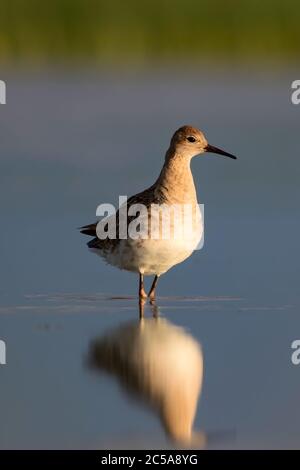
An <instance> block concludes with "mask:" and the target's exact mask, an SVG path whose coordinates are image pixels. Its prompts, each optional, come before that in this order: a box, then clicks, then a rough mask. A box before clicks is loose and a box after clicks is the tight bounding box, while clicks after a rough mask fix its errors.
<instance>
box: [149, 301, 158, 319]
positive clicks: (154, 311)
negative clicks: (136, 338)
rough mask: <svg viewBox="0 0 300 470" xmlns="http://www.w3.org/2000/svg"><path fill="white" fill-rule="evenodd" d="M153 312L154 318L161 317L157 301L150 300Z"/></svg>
mask: <svg viewBox="0 0 300 470" xmlns="http://www.w3.org/2000/svg"><path fill="white" fill-rule="evenodd" d="M150 305H151V311H152V316H153V318H158V317H159V308H158V306H157V305H156V302H155V299H150Z"/></svg>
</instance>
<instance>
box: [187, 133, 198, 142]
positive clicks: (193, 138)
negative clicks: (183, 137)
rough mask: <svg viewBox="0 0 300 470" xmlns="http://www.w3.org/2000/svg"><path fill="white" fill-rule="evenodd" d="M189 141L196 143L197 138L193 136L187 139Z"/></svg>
mask: <svg viewBox="0 0 300 470" xmlns="http://www.w3.org/2000/svg"><path fill="white" fill-rule="evenodd" d="M187 140H188V141H189V142H196V139H195V137H193V136H192V135H191V136H190V137H187Z"/></svg>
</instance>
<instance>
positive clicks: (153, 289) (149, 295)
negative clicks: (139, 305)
mask: <svg viewBox="0 0 300 470" xmlns="http://www.w3.org/2000/svg"><path fill="white" fill-rule="evenodd" d="M157 282H158V276H157V275H156V276H155V278H154V280H153V282H152V286H151V289H150V291H149V294H148V297H149V299H150V300H154V299H155V289H156V286H157Z"/></svg>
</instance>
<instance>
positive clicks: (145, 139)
mask: <svg viewBox="0 0 300 470" xmlns="http://www.w3.org/2000/svg"><path fill="white" fill-rule="evenodd" d="M299 21H300V8H299V4H298V2H296V0H286V1H284V2H283V1H279V0H272V1H271V0H265V1H263V2H261V1H258V0H252V1H250V0H227V1H226V2H225V1H222V0H219V1H218V0H210V1H201V0H198V1H196V0H186V1H184V2H183V1H180V0H172V1H171V0H169V1H168V0H151V1H148V0H144V1H139V2H138V1H135V0H128V1H126V2H122V1H119V0H115V1H114V2H108V1H102V0H98V1H96V0H86V1H83V0H72V1H71V0H59V1H58V0H52V1H44V2H40V1H35V0H27V1H26V2H25V1H22V0H2V1H1V14H0V80H4V81H5V82H6V87H7V104H5V105H0V211H1V231H0V259H1V263H0V275H1V280H2V282H1V284H0V339H5V340H6V342H7V348H8V365H7V366H5V367H3V368H2V369H1V371H0V372H1V375H0V382H1V394H2V398H1V403H0V410H1V416H2V420H1V422H2V423H5V426H0V447H1V448H16V447H20V446H23V447H26V448H30V447H31V448H32V447H33V448H35V447H40V448H45V447H53V446H56V447H62V448H66V447H77V448H78V447H88V448H90V447H95V448H98V447H99V446H100V447H101V446H102V447H112V446H113V445H115V446H118V445H125V444H124V439H125V440H126V439H127V435H128V432H129V433H132V435H133V437H132V442H131V444H128V442H127V444H126V445H132V446H135V445H138V444H137V440H136V439H137V435H139V436H141V440H142V443H140V444H139V445H140V446H146V447H147V446H148V447H149V445H150V444H151V443H152V444H151V445H155V444H153V442H154V441H152V440H151V439H152V438H153V436H155V439H156V441H155V442H156V445H157V446H158V447H159V446H161V445H169V444H166V443H165V441H164V438H163V436H164V434H163V431H162V429H161V426H160V425H159V422H158V420H157V419H155V418H154V417H152V414H150V413H149V412H148V411H141V408H139V407H138V406H136V404H134V405H133V403H132V402H128V401H126V400H124V397H123V395H122V394H121V392H120V391H119V388H118V387H117V385H116V382H114V381H113V380H112V379H111V378H107V377H106V376H103V375H102V374H101V373H100V374H99V377H100V378H99V381H98V379H97V377H95V375H97V374H95V375H91V372H90V371H88V370H87V369H88V368H87V365H86V360H85V358H86V356H87V352H88V350H89V345H90V343H92V344H94V342H95V341H96V340H97V338H98V339H99V338H100V340H101V338H102V337H103V335H104V336H105V334H106V331H107V330H109V329H114V328H116V327H118V326H119V325H121V327H122V328H121V330H120V331H123V329H124V330H126V328H125V327H124V328H123V322H126V321H129V320H130V321H132V320H133V319H137V315H138V311H137V303H136V298H135V296H136V291H137V279H136V276H135V275H133V274H130V273H126V272H121V271H118V270H116V269H115V268H113V267H110V266H106V265H105V264H104V263H103V262H102V261H101V260H100V259H98V258H97V257H96V256H94V255H92V254H90V253H89V252H88V251H87V248H86V246H85V243H86V241H87V240H86V238H85V237H83V236H81V235H80V234H79V233H78V231H77V229H76V228H77V227H79V226H81V225H83V224H87V223H90V222H94V221H95V212H96V207H97V206H98V204H100V203H103V202H111V203H114V204H117V202H118V196H119V195H128V196H130V195H131V194H134V193H136V192H138V191H140V190H142V189H144V188H146V187H147V186H149V185H150V184H152V183H153V181H154V180H155V179H156V177H157V175H158V173H159V171H160V168H161V165H162V162H163V158H164V153H165V151H166V149H167V147H168V145H169V141H170V138H171V135H172V134H173V132H174V131H175V130H176V129H177V128H178V127H179V126H181V125H183V124H192V125H195V126H197V127H199V128H201V129H202V130H203V131H204V132H205V134H206V136H207V138H208V140H209V142H210V143H211V144H212V145H216V146H219V147H221V148H224V149H225V150H227V151H228V152H232V153H233V154H235V155H237V156H238V160H237V161H230V160H229V159H222V158H220V157H218V156H213V155H207V156H205V157H204V158H201V159H200V158H199V159H194V161H193V163H192V167H193V168H192V169H193V174H194V177H195V183H196V186H197V190H198V195H199V200H200V202H201V203H204V205H205V242H204V248H203V249H202V250H200V251H198V252H196V253H194V255H193V256H192V257H190V258H189V259H188V260H187V261H186V262H185V263H183V264H181V265H180V266H176V267H174V268H173V269H172V270H171V271H170V272H169V273H167V275H166V276H163V277H162V278H161V281H160V284H159V286H158V295H159V297H158V304H159V308H160V312H161V314H162V315H163V316H165V317H166V319H167V320H168V321H169V322H170V323H172V322H173V323H174V324H175V326H176V325H179V326H181V327H182V328H184V330H186V331H189V332H190V333H191V335H193V337H194V339H195V340H196V341H197V342H198V343H200V344H201V346H202V351H203V363H204V378H203V386H202V396H201V403H200V407H198V411H197V415H196V420H195V428H196V429H202V430H204V431H205V432H208V433H209V432H212V433H213V435H214V433H217V435H219V434H218V433H220V432H221V435H223V434H222V433H223V432H225V435H226V433H227V431H228V433H229V434H230V436H231V435H232V431H234V434H235V435H236V440H234V441H233V440H230V441H229V443H228V442H227V441H226V442H224V441H223V440H222V439H221V440H217V441H213V442H215V444H214V446H216V447H226V446H229V447H245V446H248V447H251V446H252V447H259V446H260V447H263V446H265V445H266V446H268V447H276V446H277V447H278V446H284V447H297V446H299V426H298V423H299V418H300V415H299V411H297V410H299V407H298V405H297V403H298V395H299V393H298V390H299V385H300V383H299V371H297V370H296V369H297V368H296V367H295V366H293V365H291V361H290V344H291V342H292V341H293V340H294V339H296V338H297V336H299V334H300V321H299V307H300V302H299V285H298V284H299V275H300V263H299V247H298V244H299V235H300V233H299V232H300V230H299V229H300V223H299V197H300V186H299V177H300V160H299V150H300V148H299V122H300V121H299V116H300V107H298V106H296V105H293V104H292V103H291V92H292V90H291V83H292V82H293V81H294V80H296V79H299V78H300V77H299V57H300V56H299V44H300V37H299V36H300V28H299ZM147 308H148V307H146V313H147V314H151V313H150V312H149V311H148V310H147ZM167 326H168V328H167V329H168V330H169V331H170V335H172V334H173V333H172V332H173V325H172V324H171V325H167ZM132 329H133V331H134V332H135V331H136V329H135V327H134V326H133V327H132ZM137 331H138V329H137ZM135 334H136V335H138V333H135ZM185 334H186V333H184V332H182V334H181V337H185ZM171 337H172V336H171ZM101 341H102V340H101ZM101 341H100V343H101ZM188 341H189V342H190V343H191V344H192V343H193V340H192V339H191V338H189V339H188ZM101 344H102V343H101ZM170 344H171V343H170ZM149 351H150V352H149ZM149 351H148V354H149V355H150V356H151V354H152V353H151V350H150V349H149ZM125 364H126V361H125ZM115 369H116V370H118V367H115ZM20 390H22V396H20V393H19V391H20ZM100 397H101V399H100ZM120 416H122V422H121V423H120V419H119V417H120ZM149 435H150V437H149V438H148V437H147V436H149ZM124 436H125V437H124ZM145 436H146V437H145ZM151 436H152V437H151ZM155 439H154V440H155ZM116 442H117V443H116ZM120 443H122V444H120ZM162 443H163V444H162Z"/></svg>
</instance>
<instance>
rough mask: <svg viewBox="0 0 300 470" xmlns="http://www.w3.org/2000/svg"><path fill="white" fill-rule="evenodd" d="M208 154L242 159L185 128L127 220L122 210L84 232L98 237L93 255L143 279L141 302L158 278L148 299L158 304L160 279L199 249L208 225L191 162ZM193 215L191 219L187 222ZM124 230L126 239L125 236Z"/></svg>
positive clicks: (135, 200) (132, 200) (131, 204)
mask: <svg viewBox="0 0 300 470" xmlns="http://www.w3.org/2000/svg"><path fill="white" fill-rule="evenodd" d="M207 152H209V153H216V154H219V155H224V156H226V157H229V158H233V159H236V157H235V156H234V155H232V154H230V153H227V152H225V151H224V150H221V149H219V148H217V147H213V146H212V145H210V144H208V142H207V140H206V138H205V136H204V134H203V133H202V132H201V131H200V130H199V129H197V128H195V127H192V126H183V127H180V129H178V130H177V131H176V132H175V134H174V135H173V137H172V139H171V143H170V146H169V148H168V150H167V152H166V155H165V161H164V164H163V167H162V170H161V172H160V174H159V176H158V178H157V180H156V181H155V183H154V184H153V185H152V186H150V187H149V188H148V189H146V190H144V191H142V192H140V193H138V194H136V195H134V196H132V197H130V198H129V199H128V201H127V204H126V208H125V209H126V212H125V213H126V217H125V219H124V218H123V219H122V216H121V214H122V210H123V209H124V207H123V206H122V207H121V208H120V209H119V210H118V211H117V212H116V214H114V215H111V216H109V217H107V218H105V219H104V221H103V220H102V221H101V222H99V223H94V224H90V225H86V226H84V227H81V229H80V230H81V233H83V234H85V235H90V236H92V237H93V239H92V240H91V241H89V242H88V247H89V248H90V250H92V251H93V252H95V253H97V254H98V255H100V256H101V257H103V258H104V259H105V260H106V262H107V263H109V264H111V265H113V266H116V267H118V268H120V269H125V270H127V271H132V272H136V273H138V274H139V297H140V299H141V298H146V297H147V294H146V292H145V289H144V276H150V275H154V280H153V283H152V286H151V289H150V291H149V294H148V296H149V297H150V299H154V298H155V291H156V286H157V281H158V278H159V276H161V275H162V274H164V273H165V272H167V271H168V270H169V269H170V268H171V267H172V266H174V265H176V264H178V263H181V262H182V261H184V260H185V259H186V258H188V257H189V256H190V255H191V254H192V253H193V251H194V250H195V249H196V248H197V246H198V245H199V242H200V240H201V238H202V235H203V220H202V215H201V211H200V209H199V205H198V201H197V194H196V189H195V185H194V179H193V175H192V172H191V168H190V162H191V159H192V158H193V157H195V156H196V155H202V154H204V153H207ZM137 208H138V209H137ZM142 209H144V210H142ZM187 212H188V213H189V214H190V217H186V213H187ZM137 213H139V216H138V217H137ZM187 220H188V222H187ZM124 225H125V231H126V236H125V237H123V236H120V231H122V230H123V232H124ZM110 226H111V227H114V228H115V229H116V230H115V231H113V232H114V236H113V237H109V236H107V233H106V235H105V236H103V230H104V229H105V230H106V229H108V228H109V227H110ZM166 227H167V229H168V230H166ZM105 230H104V232H105ZM99 232H101V236H99Z"/></svg>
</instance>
